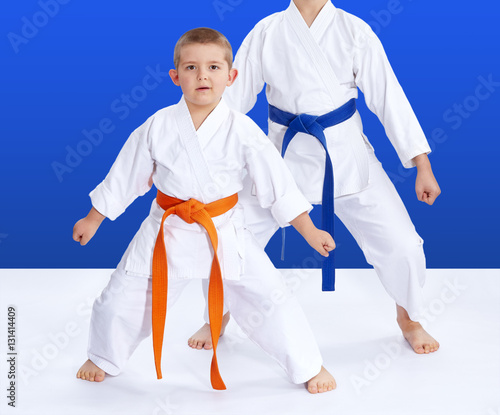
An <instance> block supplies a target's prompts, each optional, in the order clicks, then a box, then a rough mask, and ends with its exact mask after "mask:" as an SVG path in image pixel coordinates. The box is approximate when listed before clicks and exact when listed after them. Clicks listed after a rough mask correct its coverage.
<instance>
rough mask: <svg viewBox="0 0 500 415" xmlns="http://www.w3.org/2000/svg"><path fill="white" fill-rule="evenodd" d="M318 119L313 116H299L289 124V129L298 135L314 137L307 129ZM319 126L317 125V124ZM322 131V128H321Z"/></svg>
mask: <svg viewBox="0 0 500 415" xmlns="http://www.w3.org/2000/svg"><path fill="white" fill-rule="evenodd" d="M317 119H318V117H317V116H315V115H309V114H300V115H297V116H296V117H295V118H294V119H293V120H292V122H291V123H290V124H289V126H288V127H289V128H291V129H292V130H294V131H297V132H298V133H306V134H311V135H314V134H313V133H312V132H311V131H310V130H309V128H310V127H311V126H312V125H313V124H315V123H316V120H317ZM318 125H319V124H318ZM322 129H324V128H322Z"/></svg>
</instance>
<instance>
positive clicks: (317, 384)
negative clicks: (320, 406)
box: [307, 366, 337, 393]
mask: <svg viewBox="0 0 500 415" xmlns="http://www.w3.org/2000/svg"><path fill="white" fill-rule="evenodd" d="M336 387H337V383H336V382H335V379H334V378H333V376H332V375H331V374H330V372H328V370H326V369H325V368H324V367H323V366H321V370H320V372H319V373H318V374H317V375H316V376H314V377H313V378H312V379H310V380H309V382H307V390H308V391H309V392H310V393H322V392H329V391H331V390H334V389H335V388H336Z"/></svg>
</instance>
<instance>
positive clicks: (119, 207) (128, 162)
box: [89, 117, 154, 220]
mask: <svg viewBox="0 0 500 415" xmlns="http://www.w3.org/2000/svg"><path fill="white" fill-rule="evenodd" d="M152 121H153V117H150V118H149V119H148V120H147V121H146V122H145V123H144V124H143V125H141V126H140V127H139V128H137V129H136V130H135V131H134V132H133V133H132V134H131V135H130V137H129V138H128V139H127V141H126V143H125V144H124V146H123V147H122V149H121V150H120V153H119V154H118V157H117V158H116V160H115V162H114V163H113V166H112V167H111V170H110V171H109V173H108V175H107V176H106V178H105V179H104V180H103V181H102V182H101V183H100V184H99V185H98V186H97V187H96V188H95V189H94V190H92V192H90V195H89V196H90V198H91V201H92V206H94V208H95V209H97V211H98V212H99V213H101V214H102V215H104V216H106V217H107V218H109V219H111V220H115V219H116V218H117V217H118V216H120V215H121V214H122V213H123V212H124V211H125V209H126V208H127V207H128V206H129V205H130V204H131V203H132V202H133V201H134V200H135V199H136V198H137V197H138V196H142V195H144V194H145V193H146V192H147V191H148V190H149V189H151V186H150V184H149V178H150V177H151V175H152V173H153V171H154V160H153V159H152V156H151V152H150V147H149V136H148V133H149V128H150V126H151V123H152Z"/></svg>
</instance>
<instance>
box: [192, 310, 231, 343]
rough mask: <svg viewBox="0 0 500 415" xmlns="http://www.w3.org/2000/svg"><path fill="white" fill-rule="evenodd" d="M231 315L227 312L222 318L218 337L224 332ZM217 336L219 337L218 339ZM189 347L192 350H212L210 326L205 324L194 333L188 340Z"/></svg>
mask: <svg viewBox="0 0 500 415" xmlns="http://www.w3.org/2000/svg"><path fill="white" fill-rule="evenodd" d="M230 317H231V315H230V314H229V311H228V312H227V313H226V314H224V317H222V326H221V329H220V336H222V335H223V334H224V330H226V326H227V323H229V318H230ZM220 336H219V337H220ZM188 345H189V347H192V348H193V349H198V350H201V349H205V350H209V349H211V348H212V336H211V334H210V324H207V323H205V324H204V325H203V326H202V327H201V329H199V330H198V331H197V332H196V333H194V334H193V335H192V336H191V337H190V338H189V340H188Z"/></svg>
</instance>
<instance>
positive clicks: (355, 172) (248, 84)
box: [188, 0, 440, 353]
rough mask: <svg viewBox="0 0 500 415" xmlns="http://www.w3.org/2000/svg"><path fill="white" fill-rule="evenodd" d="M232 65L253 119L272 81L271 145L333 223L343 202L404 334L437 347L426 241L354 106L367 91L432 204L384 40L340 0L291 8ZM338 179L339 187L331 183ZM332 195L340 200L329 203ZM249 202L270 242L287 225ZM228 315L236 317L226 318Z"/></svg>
mask: <svg viewBox="0 0 500 415" xmlns="http://www.w3.org/2000/svg"><path fill="white" fill-rule="evenodd" d="M234 66H235V67H236V68H237V69H238V70H239V77H238V80H237V81H236V82H235V84H234V86H233V87H232V88H230V89H228V91H227V92H226V94H225V95H224V97H225V98H226V100H227V102H228V104H229V105H230V107H231V108H235V109H238V110H240V111H241V112H243V113H246V112H248V111H249V110H250V109H251V108H252V107H253V105H254V104H255V102H256V100H257V94H258V93H259V92H260V91H261V90H262V88H263V86H264V84H267V87H266V96H267V99H268V102H269V104H270V112H269V115H270V119H269V138H270V140H271V141H272V142H273V143H274V144H275V146H276V147H277V148H278V150H280V151H282V150H286V154H285V155H284V156H285V160H286V162H287V165H288V167H289V168H290V170H291V171H292V174H293V176H294V178H295V180H296V182H297V184H298V187H299V189H300V190H301V191H302V192H303V193H304V195H305V196H306V197H307V199H308V200H309V202H311V203H313V204H319V203H322V204H323V211H324V216H323V217H324V219H323V220H324V221H325V214H326V220H329V221H330V223H331V224H333V198H335V213H336V214H337V216H338V217H339V218H340V219H341V220H342V222H343V223H344V224H345V226H346V227H347V229H348V230H349V231H350V232H351V233H352V235H353V236H354V238H355V239H356V241H357V242H358V244H359V246H360V247H361V249H362V250H363V252H364V254H365V257H366V259H367V261H368V263H370V264H371V265H373V267H374V268H375V270H376V272H377V274H378V276H379V278H380V281H381V282H382V284H383V286H384V288H385V289H386V291H387V293H388V294H389V295H390V296H391V297H392V298H393V299H394V300H395V302H396V308H397V321H398V324H399V326H400V328H401V330H402V333H403V335H404V337H405V338H406V340H407V341H408V342H409V343H410V345H411V347H412V348H413V350H414V351H415V352H416V353H430V352H434V351H436V350H437V349H438V348H439V343H438V342H437V341H436V340H435V339H434V338H433V337H432V336H430V335H429V334H428V333H427V332H426V331H425V330H424V329H423V328H422V326H421V325H420V323H418V320H419V318H420V316H421V313H422V311H423V296H422V290H421V288H422V286H423V284H424V281H425V257H424V252H423V247H422V245H423V240H422V238H420V236H419V235H418V234H417V233H416V231H415V228H414V226H413V224H412V222H411V220H410V218H409V216H408V213H407V211H406V209H405V207H404V205H403V202H402V201H401V199H400V197H399V195H398V193H397V191H396V190H395V188H394V186H393V185H392V183H391V181H390V180H389V178H388V177H387V174H386V173H385V171H384V170H383V168H382V166H381V164H380V163H379V161H378V160H377V158H376V157H375V154H374V151H373V147H372V146H371V144H370V143H369V141H368V139H367V138H366V136H365V135H364V134H363V126H362V123H361V118H360V116H359V113H358V112H357V111H356V106H355V99H356V98H357V96H358V87H359V88H360V89H361V90H362V91H363V93H364V95H365V100H366V103H367V105H368V107H369V108H370V110H371V111H373V112H374V113H375V114H376V115H377V116H378V118H379V119H380V121H381V122H382V124H383V125H384V127H385V131H386V133H387V135H388V137H389V139H390V141H391V143H392V144H393V146H394V148H395V149H396V151H397V153H398V156H399V158H400V160H401V162H402V164H403V166H404V167H406V168H410V167H413V166H416V167H417V170H418V173H417V179H416V185H415V190H416V193H417V197H418V199H419V200H421V201H423V202H425V203H427V204H429V205H432V204H433V203H434V201H435V199H436V197H437V196H439V194H440V189H439V186H438V184H437V182H436V179H435V178H434V175H433V173H432V169H431V165H430V162H429V159H428V158H427V153H429V152H430V148H429V145H428V143H427V140H426V138H425V136H424V133H423V131H422V128H421V127H420V125H419V123H418V120H417V118H416V117H415V114H414V113H413V110H412V108H411V106H410V104H409V102H408V100H407V99H406V96H405V94H404V92H403V90H402V88H401V86H400V85H399V83H398V81H397V79H396V76H395V75H394V72H393V70H392V68H391V66H390V64H389V62H388V60H387V57H386V54H385V52H384V49H383V47H382V45H381V43H380V41H379V40H378V38H377V37H376V35H375V34H374V33H373V31H372V30H371V28H370V27H369V26H368V25H367V24H366V23H364V22H363V21H362V20H360V19H358V18H357V17H355V16H353V15H351V14H349V13H346V12H344V11H343V10H340V9H337V8H335V6H334V5H333V4H332V3H331V2H330V0H293V1H291V2H290V5H289V7H288V8H287V9H286V10H284V11H282V12H280V13H275V14H272V15H271V16H268V17H266V18H265V19H263V20H261V21H260V22H259V23H257V24H256V25H255V27H254V29H252V31H251V32H250V33H249V34H248V35H247V37H246V38H245V40H244V41H243V43H242V45H241V47H240V49H239V50H238V53H237V54H236V59H235V62H234ZM317 116H318V117H319V118H316V117H317ZM325 119H328V121H324V120H325ZM335 122H338V123H337V124H335ZM319 130H320V131H319ZM318 131H319V132H318ZM322 134H323V135H324V136H323V139H324V140H325V141H326V142H325V143H324V144H323V145H322V143H320V140H321V138H322ZM325 147H327V150H328V151H327V152H326V156H327V158H326V160H327V161H329V160H330V159H331V164H330V165H326V169H325ZM332 166H333V168H332ZM333 172H334V173H335V175H334V178H331V179H330V180H332V179H334V180H333V182H334V183H335V186H334V189H332V188H331V187H330V185H329V184H328V181H327V180H326V178H327V176H326V175H328V174H330V175H332V173H333ZM332 184H333V183H332ZM325 189H326V191H327V193H326V194H328V193H329V192H330V193H331V194H332V196H331V197H327V198H326V200H325V199H324V198H323V195H324V194H325V193H323V192H324V190H325ZM240 198H241V201H242V204H243V205H244V207H245V220H246V222H247V223H249V226H250V227H251V229H252V231H253V233H254V235H255V236H256V237H257V239H258V240H259V241H260V242H261V244H262V245H263V246H265V245H266V244H267V242H268V241H269V239H270V238H271V236H272V234H273V233H274V232H275V230H276V229H277V228H278V224H277V223H276V222H275V220H274V219H273V218H272V216H271V215H269V214H268V213H267V212H265V211H264V210H263V209H261V208H260V207H259V206H258V204H257V203H256V198H255V197H254V196H253V195H252V192H251V183H250V182H248V184H247V185H246V187H245V190H244V191H243V192H241V193H240ZM326 230H328V229H326ZM332 288H333V287H329V289H332ZM228 319H229V315H226V316H225V320H224V322H227V321H228ZM209 329H210V327H209V324H208V322H207V323H206V324H205V325H204V326H203V327H202V328H201V329H200V330H199V331H198V332H196V333H195V334H194V335H193V336H192V337H191V338H190V339H189V340H188V343H189V345H190V346H191V347H194V348H198V349H201V348H206V349H209V348H211V346H212V345H211V339H210V338H209V337H208V336H207V333H208V332H209ZM223 330H224V327H222V331H223Z"/></svg>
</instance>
